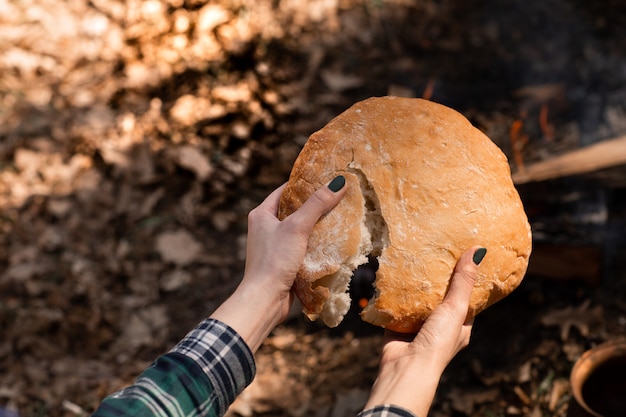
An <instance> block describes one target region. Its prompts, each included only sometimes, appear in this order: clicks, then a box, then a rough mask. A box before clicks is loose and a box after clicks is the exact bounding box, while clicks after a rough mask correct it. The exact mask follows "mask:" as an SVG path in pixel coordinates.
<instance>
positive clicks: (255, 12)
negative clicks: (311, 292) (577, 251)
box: [0, 0, 626, 417]
mask: <svg viewBox="0 0 626 417" xmlns="http://www.w3.org/2000/svg"><path fill="white" fill-rule="evenodd" d="M625 41H626V5H625V4H624V3H623V2H622V1H620V0H605V1H599V2H586V1H582V0H549V1H544V2H528V1H522V0H513V1H495V0H469V1H461V0H447V1H433V0H415V1H411V0H389V1H384V0H308V1H307V0H280V1H279V0H276V1H269V0H232V1H209V2H204V1H199V0H125V1H122V0H89V1H88V0H18V1H15V0H0V416H15V415H16V414H19V415H20V416H22V417H36V416H52V417H56V416H76V415H78V416H83V415H88V414H89V413H90V412H91V411H92V410H93V409H94V408H95V407H96V406H97V405H98V403H99V401H100V400H101V399H102V398H103V397H104V396H105V395H107V394H109V393H111V392H113V391H115V390H117V389H119V388H121V387H123V386H125V385H127V384H129V383H131V382H132V381H133V379H134V378H135V377H136V376H137V374H138V373H139V372H140V371H141V370H142V369H143V368H145V367H146V366H147V365H148V364H149V363H150V362H151V361H152V360H153V359H154V358H155V357H156V356H158V355H159V354H161V353H163V352H165V351H167V350H168V349H169V348H170V347H172V345H173V344H175V343H176V341H177V340H178V339H179V338H181V337H182V336H184V334H185V333H186V332H187V331H188V330H190V329H191V328H193V326H195V324H196V323H197V322H198V321H199V320H201V319H202V318H203V317H205V316H206V315H208V314H209V313H210V312H211V311H212V310H213V309H214V308H215V307H216V306H217V305H218V304H219V303H220V302H221V301H222V300H223V299H224V298H225V297H227V296H228V294H230V292H231V291H232V290H233V289H234V287H235V286H236V285H237V283H238V281H239V279H240V277H241V274H242V269H243V261H244V258H243V255H244V246H245V236H246V216H247V213H248V212H249V211H250V210H251V209H252V208H253V207H255V206H256V205H257V204H258V203H259V202H260V201H262V199H263V198H264V197H265V196H266V195H267V194H268V193H269V192H270V191H271V190H273V189H274V188H275V187H277V186H278V185H280V184H281V183H283V182H284V181H285V180H286V178H287V176H288V174H289V171H290V168H291V165H292V163H293V161H294V159H295V158H296V156H297V154H298V152H299V150H300V149H301V147H302V145H303V144H304V143H305V141H306V139H307V137H308V136H309V135H310V134H311V133H312V132H314V131H315V130H317V129H319V128H320V127H322V126H323V125H324V124H325V123H326V122H328V121H329V120H330V119H331V118H332V117H334V116H335V115H337V114H339V113H340V112H341V111H343V110H344V109H345V108H347V107H348V106H350V105H351V104H353V103H354V102H356V101H358V100H361V99H364V98H367V97H370V96H382V95H399V96H410V97H426V98H429V99H431V100H433V101H437V102H440V103H443V104H446V105H448V106H450V107H453V108H455V109H457V110H459V111H460V112H462V113H463V114H465V115H466V116H467V117H468V118H469V119H470V120H471V121H472V122H473V123H474V124H475V125H476V126H477V127H479V128H480V129H482V130H483V131H484V132H485V133H486V134H487V135H488V136H489V137H490V138H491V139H492V140H493V141H494V142H495V143H496V144H497V145H498V146H500V147H501V149H502V150H503V151H504V152H505V154H506V155H507V156H508V157H509V159H510V162H511V169H512V171H513V172H517V171H518V170H520V169H522V167H523V166H526V165H528V164H531V163H532V162H535V161H540V160H544V159H548V158H550V157H552V156H554V155H557V154H560V153H562V152H565V151H568V150H573V149H577V148H579V147H583V146H586V145H589V144H593V143H597V142H599V141H603V140H607V139H611V138H614V137H618V136H620V135H624V134H625V133H626V117H625V116H626V104H625V103H626V57H625V56H624V53H623V52H624V44H625ZM621 178H622V179H623V177H621ZM624 188H626V187H625V186H624V183H623V182H619V181H618V182H614V181H611V182H609V181H607V180H606V179H605V178H604V177H594V176H589V177H583V178H573V179H572V178H568V179H563V180H558V181H551V182H548V183H545V184H539V185H537V184H531V185H526V186H523V187H520V194H521V195H522V198H523V200H524V202H525V204H526V205H527V211H528V214H529V218H530V220H531V223H532V226H533V230H534V237H535V243H536V244H538V245H542V244H552V245H556V246H557V247H559V245H564V244H567V245H569V246H577V247H582V246H584V247H592V248H594V249H595V250H597V251H591V252H585V253H587V254H589V253H592V254H599V255H598V257H597V259H595V262H596V264H595V265H599V268H598V269H596V270H593V272H592V273H591V274H586V275H584V276H579V275H577V274H576V273H563V274H554V273H553V272H554V270H555V269H558V268H559V267H558V266H555V265H557V264H556V261H555V262H552V263H551V265H552V268H551V269H550V271H551V273H552V276H551V277H550V278H549V279H548V277H546V276H544V275H546V274H543V273H542V272H545V271H544V270H543V269H541V268H537V269H533V271H537V272H533V273H529V274H528V276H527V277H526V279H525V280H524V282H523V283H522V285H521V286H520V288H519V289H518V290H516V291H515V292H514V293H513V294H512V295H511V296H509V297H507V298H506V299H505V300H503V301H501V302H500V303H498V304H496V305H494V306H493V307H491V308H490V309H488V310H486V311H485V312H483V313H481V315H480V316H479V317H478V318H477V320H476V324H475V327H474V333H473V340H472V343H471V344H470V346H469V347H468V348H467V349H466V350H465V351H463V352H462V353H461V354H460V355H459V356H458V357H457V358H456V359H455V360H454V361H453V363H452V364H451V365H450V367H449V368H448V370H447V371H446V373H445V375H444V377H443V380H442V383H441V387H440V391H439V393H438V395H437V398H436V401H435V404H434V405H433V408H432V411H431V415H432V416H434V417H443V416H447V417H460V416H485V417H504V416H529V417H541V416H558V417H564V416H566V415H567V413H568V410H571V389H570V387H569V384H568V377H569V372H570V370H571V367H572V365H573V363H574V362H575V360H576V359H577V358H578V357H579V356H580V354H581V353H582V352H584V351H585V350H586V349H589V348H590V347H592V346H595V345H597V344H598V343H601V342H603V341H605V340H612V339H615V338H619V337H623V336H626V287H625V286H624V282H625V279H626V273H624V271H626V269H623V268H622V267H626V265H624V263H626V262H624V256H623V254H624V252H623V247H624V245H623V243H624V240H623V239H622V236H625V234H624V233H623V232H624V231H626V227H624V221H625V219H626V210H625V209H624V202H625V199H624V195H625V194H624ZM585 256H589V255H585ZM594 256H595V255H594ZM583 258H584V259H582V261H583V263H584V261H588V263H589V262H593V261H594V259H588V258H586V257H583ZM578 260H579V259H566V263H568V261H571V262H574V261H578ZM531 264H532V261H531ZM547 275H550V274H547ZM555 275H558V276H557V277H555ZM581 278H584V279H581ZM356 313H357V311H356V309H355V311H352V312H351V314H350V315H349V317H348V318H347V319H346V320H345V321H344V323H343V324H342V325H341V326H340V327H339V328H337V329H332V330H329V329H325V328H323V327H322V326H321V325H319V324H317V323H309V322H307V321H306V320H305V319H304V318H303V317H302V315H301V314H299V312H298V311H294V314H293V315H292V318H291V319H290V320H289V321H287V322H286V323H284V324H283V325H281V326H280V327H279V328H277V329H276V331H275V333H274V334H273V335H272V336H271V337H270V338H269V339H268V341H267V343H266V344H264V345H263V346H262V348H261V349H260V351H259V353H258V355H257V365H258V373H257V377H256V379H255V382H254V383H253V384H252V385H251V386H250V387H249V388H248V389H247V390H246V391H245V392H244V394H243V395H242V396H241V397H240V398H239V399H238V400H237V402H236V403H235V404H233V406H232V408H231V410H230V411H229V414H231V415H241V416H244V417H248V416H261V415H272V416H294V417H301V416H326V415H328V416H333V417H343V416H350V415H354V413H355V412H356V411H358V410H359V409H360V407H361V406H362V405H363V403H364V401H365V399H366V397H367V394H368V389H369V387H370V386H371V383H372V382H373V380H374V378H375V375H376V368H377V361H378V352H379V345H380V335H381V331H380V329H377V328H372V327H370V326H368V325H366V324H364V323H362V322H361V321H360V319H359V318H358V316H357V314H356ZM570 414H571V413H570Z"/></svg>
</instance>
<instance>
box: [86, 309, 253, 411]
mask: <svg viewBox="0 0 626 417" xmlns="http://www.w3.org/2000/svg"><path fill="white" fill-rule="evenodd" d="M255 373H256V368H255V364H254V357H253V355H252V352H251V351H250V349H249V348H248V346H247V345H246V343H245V342H244V341H243V340H242V339H241V337H240V336H239V335H238V334H237V333H236V332H235V331H234V330H233V329H231V328H230V327H228V326H227V325H226V324H224V323H221V322H219V321H217V320H213V319H207V320H204V321H203V322H201V323H200V324H199V325H198V326H197V327H196V328H195V329H194V330H192V331H191V332H190V333H189V334H188V335H187V336H185V338H184V339H183V340H181V342H180V343H179V344H178V345H176V347H174V349H172V350H171V351H170V352H169V353H167V354H165V355H163V356H161V357H159V358H158V359H157V360H156V361H155V362H154V363H153V364H152V365H151V366H150V367H149V368H147V369H146V370H145V371H144V372H143V373H142V374H141V375H140V376H139V378H138V379H137V381H136V382H135V384H133V385H131V386H130V387H128V388H125V389H123V390H121V391H118V392H116V393H115V394H113V395H111V396H109V397H107V398H105V399H104V401H103V402H102V404H101V405H100V407H99V408H98V409H97V410H96V411H95V413H94V414H93V416H97V417H120V416H133V417H148V416H150V417H174V416H180V417H183V416H185V417H192V416H221V415H223V414H224V413H226V410H227V409H228V406H229V405H230V404H231V403H232V402H233V401H234V400H235V398H236V397H237V395H238V394H239V393H240V392H241V391H243V389H244V388H245V387H246V386H247V385H248V384H250V382H252V379H253V378H254V374H255Z"/></svg>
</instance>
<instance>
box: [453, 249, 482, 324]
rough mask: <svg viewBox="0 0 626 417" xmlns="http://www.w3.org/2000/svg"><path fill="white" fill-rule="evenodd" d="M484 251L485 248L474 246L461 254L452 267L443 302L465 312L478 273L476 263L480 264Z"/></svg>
mask: <svg viewBox="0 0 626 417" xmlns="http://www.w3.org/2000/svg"><path fill="white" fill-rule="evenodd" d="M485 253H486V249H485V248H481V247H480V246H474V247H472V248H471V249H469V250H467V251H466V252H465V253H464V254H463V255H461V258H459V260H458V261H457V264H456V266H455V268H454V272H453V274H452V278H451V280H450V288H449V289H448V293H447V294H446V296H445V298H444V302H445V303H450V304H451V305H454V306H456V308H458V309H459V310H462V311H464V312H467V309H468V307H469V300H470V296H471V295H472V289H473V288H474V283H475V282H476V276H477V274H478V265H477V263H478V264H480V262H481V261H482V258H483V257H484V256H485ZM475 261H476V262H475Z"/></svg>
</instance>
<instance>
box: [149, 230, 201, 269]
mask: <svg viewBox="0 0 626 417" xmlns="http://www.w3.org/2000/svg"><path fill="white" fill-rule="evenodd" d="M201 249H202V245H200V243H198V242H197V241H196V240H195V239H194V237H193V236H192V235H191V234H190V233H189V232H187V231H186V230H182V229H179V230H176V231H167V232H163V233H161V234H160V235H159V236H157V238H156V250H157V252H158V253H159V255H161V258H162V259H163V260H164V261H165V262H171V263H174V264H176V265H180V266H184V265H189V264H190V263H192V262H193V261H194V260H195V259H196V258H197V256H198V255H199V254H200V251H201Z"/></svg>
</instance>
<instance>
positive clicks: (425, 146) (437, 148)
mask: <svg viewBox="0 0 626 417" xmlns="http://www.w3.org/2000/svg"><path fill="white" fill-rule="evenodd" d="M337 175H343V176H345V178H346V187H347V192H346V195H345V197H344V198H343V199H342V201H341V202H340V203H339V205H337V207H335V209H333V210H332V211H331V212H329V213H328V214H327V215H325V216H324V217H322V219H320V221H319V222H318V223H317V224H316V226H315V228H314V230H313V233H312V234H311V236H310V238H309V245H308V249H307V253H306V257H305V260H304V264H303V266H302V268H301V270H300V272H299V274H298V276H297V278H296V281H295V284H294V291H295V293H296V295H297V296H298V298H299V299H300V301H301V302H302V305H303V311H304V313H305V314H306V315H307V316H308V317H309V318H310V319H312V320H315V319H317V318H320V319H321V320H322V321H323V322H324V323H325V324H326V325H328V326H330V327H334V326H337V325H338V324H339V323H340V322H341V320H342V319H343V316H344V315H345V314H346V312H347V311H348V309H349V307H350V296H349V294H348V292H347V290H348V286H349V283H350V278H351V276H352V271H354V270H355V269H356V268H357V267H358V266H359V265H361V264H364V263H366V262H367V257H368V256H374V257H377V259H378V265H379V267H378V270H377V272H376V282H375V296H374V297H373V298H372V299H371V300H370V302H369V304H368V306H367V307H366V308H365V309H364V310H363V312H362V314H361V316H362V318H363V319H364V320H365V321H367V322H370V323H372V324H375V325H379V326H382V327H385V328H388V329H391V330H395V331H398V332H416V331H417V330H419V328H420V327H421V325H422V324H423V322H424V321H425V320H426V319H427V318H428V316H429V315H430V313H431V312H432V311H433V309H434V308H435V307H437V305H438V304H439V303H440V302H441V300H442V299H443V297H444V295H445V293H446V291H447V289H448V283H449V280H450V277H451V274H452V271H453V269H454V266H455V264H456V262H457V260H458V258H459V256H460V255H461V254H462V253H463V252H464V251H465V250H467V249H468V248H470V247H471V246H473V245H481V246H484V247H486V248H487V249H488V252H487V256H486V258H485V259H484V261H483V262H482V263H481V264H480V266H479V268H478V269H479V275H478V279H477V281H476V284H475V288H474V290H473V293H472V296H471V301H470V309H469V313H468V318H471V317H473V316H475V315H476V314H478V313H479V312H480V311H482V310H484V309H485V308H487V307H488V306H489V305H491V304H493V303H494V302H496V301H498V300H500V299H502V298H503V297H505V296H506V295H508V294H509V293H510V292H511V291H513V290H514V289H515V288H516V287H517V286H518V285H519V284H520V282H521V280H522V278H523V276H524V274H525V272H526V268H527V265H528V258H529V256H530V253H531V230H530V226H529V223H528V220H527V217H526V214H525V212H524V208H523V206H522V203H521V201H520V198H519V195H518V193H517V191H516V189H515V187H514V185H513V182H512V180H511V173H510V168H509V165H508V162H507V160H506V157H505V156H504V154H503V153H502V152H501V151H500V149H499V148H498V147H497V146H496V145H495V144H494V143H493V142H492V141H491V140H490V139H489V138H488V137H487V136H485V135H484V134H483V133H482V132H481V131H479V130H478V129H476V128H475V127H474V126H472V125H471V123H470V122H469V121H468V120H467V119H466V118H465V117H464V116H462V115H461V114H460V113H458V112H456V111H455V110H452V109H450V108H448V107H445V106H443V105H440V104H436V103H433V102H430V101H426V100H422V99H410V98H398V97H379V98H370V99H367V100H364V101H361V102H359V103H356V104H354V105H353V106H352V107H351V108H349V109H348V110H346V111H345V112H344V113H342V114H340V115H339V116H337V117H336V118H335V119H333V120H332V121H330V122H329V123H328V124H327V125H326V126H325V127H323V128H322V129H321V130H319V131H318V132H316V133H314V134H313V135H311V137H310V138H309V140H308V141H307V143H306V144H305V145H304V147H303V149H302V150H301V152H300V154H299V156H298V158H297V160H296V161H295V163H294V166H293V169H292V172H291V175H290V177H289V182H288V184H287V186H286V188H285V190H284V191H283V194H282V196H281V201H280V207H279V213H278V216H279V218H280V219H283V218H285V217H286V216H288V215H289V214H291V213H292V212H294V211H295V210H297V209H298V208H299V207H300V206H301V205H302V204H303V203H304V201H306V199H307V198H308V197H309V196H310V195H311V194H312V193H313V192H314V191H315V190H316V189H317V188H319V187H321V186H322V185H323V184H325V183H327V182H328V181H330V180H332V179H333V178H334V177H336V176H337Z"/></svg>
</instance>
